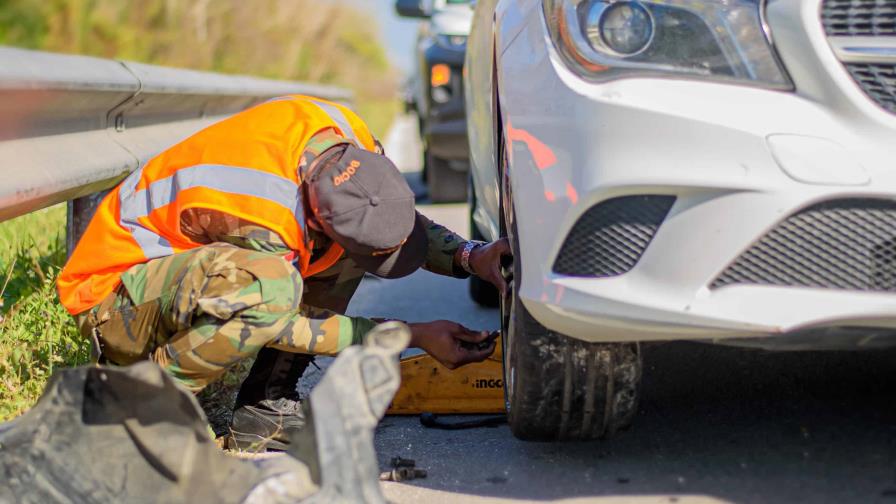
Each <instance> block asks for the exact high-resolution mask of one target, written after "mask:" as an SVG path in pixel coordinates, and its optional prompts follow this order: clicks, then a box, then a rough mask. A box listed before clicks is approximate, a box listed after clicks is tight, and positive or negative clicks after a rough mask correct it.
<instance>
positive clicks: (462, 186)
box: [426, 151, 467, 203]
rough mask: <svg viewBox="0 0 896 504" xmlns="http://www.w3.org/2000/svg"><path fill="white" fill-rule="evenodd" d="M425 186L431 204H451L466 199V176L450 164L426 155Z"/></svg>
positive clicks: (428, 154)
mask: <svg viewBox="0 0 896 504" xmlns="http://www.w3.org/2000/svg"><path fill="white" fill-rule="evenodd" d="M426 185H427V188H428V189H429V199H430V201H432V202H433V203H453V202H457V201H464V200H465V199H466V198H467V174H466V173H465V172H462V171H458V170H455V169H454V168H452V167H451V162H450V161H448V160H447V159H442V158H439V157H436V156H433V155H432V154H430V153H429V152H428V151H427V153H426Z"/></svg>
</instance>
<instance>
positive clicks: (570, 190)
mask: <svg viewBox="0 0 896 504" xmlns="http://www.w3.org/2000/svg"><path fill="white" fill-rule="evenodd" d="M566 197H567V198H569V201H570V202H572V204H573V205H575V204H576V203H578V201H579V193H577V192H576V188H575V187H573V186H572V184H570V183H569V182H567V183H566Z"/></svg>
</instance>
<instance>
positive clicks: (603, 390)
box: [501, 191, 642, 441]
mask: <svg viewBox="0 0 896 504" xmlns="http://www.w3.org/2000/svg"><path fill="white" fill-rule="evenodd" d="M502 192H503V191H502ZM502 198H506V194H502ZM507 199H511V198H507ZM503 204H505V205H506V204H507V203H506V202H505V203H503ZM504 215H505V216H508V217H509V218H505V219H503V220H504V221H510V222H509V226H508V225H507V223H506V222H502V227H503V228H505V229H509V231H510V232H509V233H507V234H508V238H509V239H510V243H511V246H512V247H513V254H514V262H513V266H512V276H511V280H510V287H511V288H510V289H508V291H509V292H508V295H507V296H505V297H504V298H503V299H502V302H501V304H502V306H501V315H502V321H503V322H502V333H503V335H504V336H503V338H502V344H503V349H504V383H505V401H506V406H507V414H508V423H509V424H510V429H511V431H512V432H513V434H514V436H516V437H517V438H520V439H523V440H529V441H568V440H590V439H597V438H607V437H610V436H612V435H613V434H615V433H616V432H617V431H618V430H620V429H623V428H626V427H628V426H629V425H631V422H632V419H633V417H634V415H635V412H636V410H637V405H638V397H639V391H640V383H641V369H642V361H641V353H640V347H639V345H638V344H637V343H591V342H586V341H581V340H577V339H574V338H570V337H568V336H565V335H563V334H560V333H558V332H555V331H551V330H549V329H547V328H546V327H544V326H543V325H541V324H540V323H539V322H538V321H537V320H535V318H534V317H533V316H532V315H531V314H530V313H529V311H528V310H527V309H526V307H525V306H524V305H523V304H522V302H521V301H520V296H519V280H520V278H521V276H520V273H521V268H520V262H521V261H522V260H523V257H521V255H520V248H519V243H518V240H517V239H516V237H517V236H518V235H517V233H516V222H515V216H514V211H513V207H512V203H511V207H510V209H505V212H504Z"/></svg>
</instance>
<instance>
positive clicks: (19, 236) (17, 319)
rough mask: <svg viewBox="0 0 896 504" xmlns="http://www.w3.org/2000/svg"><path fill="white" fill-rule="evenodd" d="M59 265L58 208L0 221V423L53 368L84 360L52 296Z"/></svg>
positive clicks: (33, 395) (61, 229) (61, 215)
mask: <svg viewBox="0 0 896 504" xmlns="http://www.w3.org/2000/svg"><path fill="white" fill-rule="evenodd" d="M64 263H65V206H64V205H57V206H55V207H51V208H48V209H45V210H41V211H38V212H34V213H32V214H29V215H26V216H23V217H19V218H16V219H13V220H10V221H6V222H2V223H0V421H5V420H8V419H10V418H13V417H15V416H18V415H20V414H21V413H23V412H24V411H25V410H27V409H28V408H30V407H31V405H33V404H34V402H35V401H36V400H37V398H38V397H39V396H40V394H41V393H42V392H43V389H44V385H45V384H46V381H47V379H48V378H49V377H50V375H52V373H53V370H54V369H56V368H59V367H67V366H75V365H79V364H83V363H85V362H87V361H88V359H89V356H90V345H89V344H88V342H87V341H86V340H84V339H83V338H82V337H81V335H80V334H79V333H78V329H77V327H76V326H75V323H74V320H73V319H72V317H71V316H70V315H69V314H68V312H66V311H65V309H64V308H63V307H62V305H60V304H59V299H58V297H57V294H56V275H57V274H58V273H59V270H60V269H61V268H62V266H63V264H64Z"/></svg>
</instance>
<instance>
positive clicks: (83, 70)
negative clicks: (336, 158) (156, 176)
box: [0, 47, 352, 236]
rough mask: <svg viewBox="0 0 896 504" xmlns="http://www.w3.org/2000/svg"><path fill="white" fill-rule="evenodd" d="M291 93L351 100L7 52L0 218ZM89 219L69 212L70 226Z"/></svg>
mask: <svg viewBox="0 0 896 504" xmlns="http://www.w3.org/2000/svg"><path fill="white" fill-rule="evenodd" d="M285 94H308V95H313V96H317V97H320V98H325V99H330V100H334V101H340V102H348V101H350V100H351V98H352V96H351V93H350V92H348V91H346V90H343V89H339V88H334V87H329V86H318V85H312V84H305V83H299V82H287V81H275V80H268V79H260V78H255V77H245V76H229V75H222V74H215V73H207V72H196V71H192V70H181V69H174V68H166V67H159V66H153V65H144V64H139V63H130V62H125V61H113V60H104V59H99V58H91V57H85V56H69V55H61V54H53V53H46V52H39V51H30V50H23V49H14V48H9V47H0V221H3V220H6V219H9V218H12V217H16V216H19V215H23V214H26V213H29V212H32V211H34V210H37V209H40V208H44V207H47V206H50V205H53V204H56V203H60V202H63V201H67V200H73V199H75V198H81V197H84V196H88V195H91V194H95V193H97V192H98V191H102V190H104V189H108V188H110V187H112V186H114V185H115V183H117V182H118V181H119V180H121V179H122V178H123V177H124V176H125V175H127V174H128V173H130V172H131V171H133V170H134V169H136V168H137V167H139V166H140V165H141V164H143V163H145V162H146V161H147V160H149V159H150V158H151V157H152V156H154V155H155V154H157V153H158V152H160V151H162V150H164V149H165V148H166V147H168V146H170V145H172V144H174V143H176V142H178V141H180V140H182V139H184V138H186V137H187V136H189V135H191V134H193V133H195V132H196V131H198V130H199V129H201V128H203V127H205V126H207V125H209V124H211V123H212V122H215V121H217V120H219V119H221V118H223V117H225V116H227V115H229V114H233V113H235V112H238V111H240V110H243V109H245V108H248V107H250V106H252V105H255V104H257V103H260V102H263V101H265V100H267V99H269V98H271V97H273V96H280V95H285ZM92 206H93V205H92V204H90V203H88V204H86V208H85V210H86V209H87V208H90V207H92ZM82 214H83V212H80V211H78V210H77V209H76V210H75V211H72V209H71V205H70V209H69V227H70V229H71V228H72V225H73V218H77V217H78V216H79V215H82ZM88 218H89V216H88ZM75 227H76V228H80V227H81V226H75ZM75 235H76V236H77V233H75Z"/></svg>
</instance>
